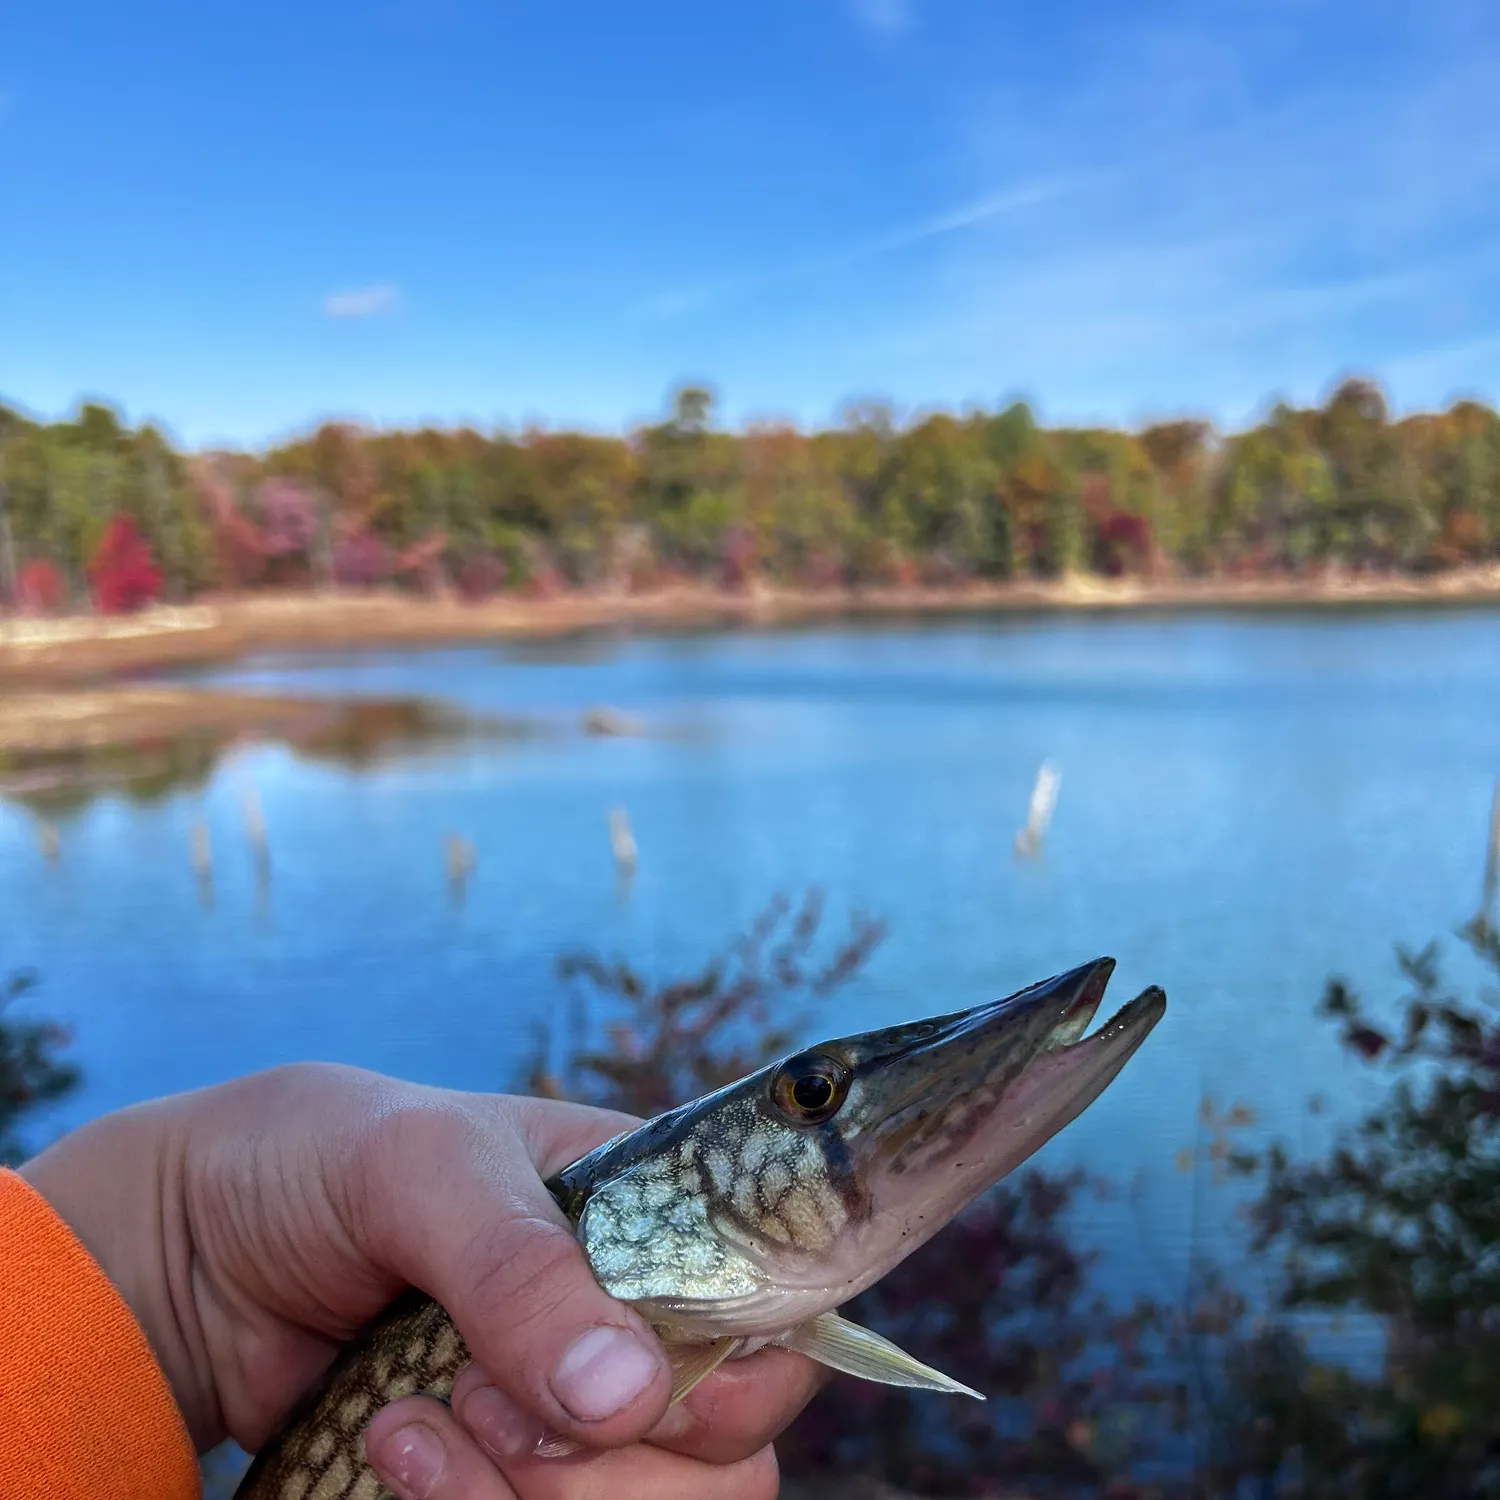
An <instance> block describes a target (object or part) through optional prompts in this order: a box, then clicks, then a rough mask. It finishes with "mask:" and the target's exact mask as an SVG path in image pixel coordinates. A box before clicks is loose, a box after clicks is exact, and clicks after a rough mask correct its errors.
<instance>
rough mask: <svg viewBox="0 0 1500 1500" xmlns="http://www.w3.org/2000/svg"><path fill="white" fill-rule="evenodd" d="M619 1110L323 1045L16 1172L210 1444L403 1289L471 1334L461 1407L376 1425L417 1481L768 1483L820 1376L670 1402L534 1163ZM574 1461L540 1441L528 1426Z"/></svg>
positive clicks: (264, 1419) (279, 1408) (703, 1493)
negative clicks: (464, 1083)
mask: <svg viewBox="0 0 1500 1500" xmlns="http://www.w3.org/2000/svg"><path fill="white" fill-rule="evenodd" d="M634 1123H635V1122H634V1121H633V1120H631V1119H630V1118H629V1117H627V1116H624V1115H619V1114H613V1113H609V1112H606V1111H602V1110H595V1109H588V1108H585V1107H583V1106H580V1105H570V1104H561V1103H556V1102H553V1101H548V1100H538V1099H525V1098H517V1097H511V1096H505V1095H482V1094H459V1093H452V1092H448V1091H444V1090H438V1089H429V1088H423V1087H419V1086H417V1085H413V1084H406V1083H401V1082H398V1081H396V1080H394V1079H389V1078H384V1077H381V1076H379V1075H376V1074H372V1073H366V1072H362V1071H360V1070H358V1069H353V1068H343V1067H334V1066H328V1065H321V1064H307V1065H298V1066H294V1067H287V1068H278V1069H274V1070H272V1071H270V1072H267V1073H259V1074H255V1075H252V1076H251V1077H248V1078H244V1079H240V1080H237V1081H235V1082H233V1083H228V1084H224V1085H221V1086H219V1087H216V1088H211V1089H204V1090H201V1091H199V1092H196V1093H191V1094H183V1095H178V1096H175V1097H173V1098H169V1099H164V1100H159V1101H154V1102H152V1103H149V1104H145V1105H140V1106H137V1107H136V1108H133V1109H129V1110H125V1111H121V1112H120V1113H118V1114H114V1115H108V1116H105V1117H104V1118H102V1119H100V1120H96V1121H94V1122H93V1123H91V1124H90V1125H86V1126H84V1127H83V1128H82V1129H80V1130H78V1131H75V1132H74V1133H73V1134H72V1135H69V1136H67V1137H65V1138H64V1139H63V1140H61V1141H59V1142H58V1143H57V1144H56V1145H54V1146H52V1147H51V1148H50V1149H49V1150H47V1151H45V1152H43V1153H42V1154H41V1155H40V1156H38V1157H36V1158H34V1159H33V1160H32V1161H31V1162H30V1163H28V1165H27V1166H26V1167H25V1168H24V1169H23V1175H24V1176H26V1177H27V1178H28V1179H29V1180H30V1182H31V1183H32V1185H33V1186H34V1187H35V1188H36V1189H37V1190H38V1191H39V1192H41V1193H42V1194H43V1195H44V1196H45V1197H46V1198H48V1199H49V1201H50V1202H51V1203H52V1205H53V1206H54V1208H56V1209H57V1211H58V1212H59V1213H60V1214H61V1215H62V1217H63V1218H64V1219H66V1220H67V1222H68V1223H69V1224H70V1225H71V1227H72V1228H73V1230H74V1232H75V1233H76V1234H77V1235H78V1236H79V1238H80V1239H81V1240H82V1241H83V1243H84V1245H85V1246H86V1247H87V1248H88V1250H89V1251H90V1253H91V1254H92V1255H93V1256H94V1257H95V1259H96V1260H98V1261H99V1263H100V1264H101V1265H102V1266H103V1268H104V1270H105V1272H106V1273H107V1274H108V1275H109V1276H110V1278H111V1280H112V1281H113V1282H114V1283H115V1285H116V1286H117V1287H118V1288H119V1289H120V1291H121V1293H122V1294H123V1295H124V1297H125V1299H126V1301H127V1302H128V1303H129V1304H130V1306H131V1308H132V1311H134V1313H135V1315H136V1317H137V1319H138V1320H139V1321H140V1323H141V1325H142V1327H143V1328H144V1329H145V1331H146V1334H147V1337H148V1338H149V1339H150V1340H151V1343H152V1346H153V1348H154V1350H155V1351H156V1354H157V1357H158V1359H159V1360H160V1361H161V1364H162V1366H163V1368H164V1369H165V1371H166V1373H167V1376H168V1378H169V1380H170V1381H171V1383H172V1388H173V1391H174V1392H175V1394H176V1397H177V1400H178V1402H179V1404H180V1405H181V1407H182V1410H183V1413H184V1415H185V1417H186V1419H187V1423H188V1427H189V1430H190V1431H191V1433H192V1435H193V1439H194V1441H195V1442H196V1443H197V1445H198V1447H199V1450H200V1451H203V1450H206V1449H207V1448H209V1447H212V1446H214V1445H215V1444H216V1443H218V1442H219V1441H221V1440H222V1439H223V1438H224V1437H225V1436H229V1437H232V1438H234V1440H235V1441H236V1442H238V1443H239V1444H240V1445H241V1446H242V1447H245V1448H248V1449H252V1450H253V1449H255V1448H257V1447H259V1446H260V1445H261V1443H263V1442H264V1441H265V1439H266V1438H267V1437H268V1436H269V1435H270V1434H271V1433H272V1432H273V1431H274V1430H275V1429H276V1427H277V1426H278V1424H279V1423H280V1421H281V1419H282V1418H283V1416H284V1415H285V1413H286V1412H287V1411H288V1410H289V1409H290V1408H291V1407H292V1405H293V1404H294V1403H295V1402H296V1401H297V1399H298V1398H299V1397H300V1396H301V1395H302V1393H303V1392H304V1391H305V1390H306V1389H307V1388H308V1387H309V1386H310V1385H311V1384H312V1383H313V1382H314V1381H315V1380H316V1379H317V1378H318V1376H319V1375H320V1374H321V1373H322V1372H323V1370H324V1369H326V1368H327V1366H328V1365H329V1364H330V1363H331V1362H332V1360H333V1358H334V1356H335V1354H336V1353H337V1351H338V1348H339V1346H340V1344H341V1343H342V1342H343V1341H344V1340H346V1339H348V1338H349V1337H350V1336H351V1335H352V1334H353V1333H354V1332H356V1331H357V1330H358V1329H359V1328H360V1327H361V1326H362V1325H363V1324H364V1323H365V1322H367V1321H368V1320H369V1319H370V1318H371V1317H373V1316H374V1315H375V1314H376V1313H378V1312H379V1311H381V1310H382V1309H383V1308H384V1307H385V1306H387V1305H388V1304H389V1303H390V1301H391V1300H392V1298H393V1297H394V1296H395V1295H396V1294H397V1293H398V1292H399V1291H401V1290H402V1289H403V1288H404V1287H406V1286H416V1287H419V1288H420V1289H421V1290H423V1291H425V1292H427V1293H428V1294H429V1295H431V1296H433V1297H435V1298H436V1299H437V1300H438V1301H439V1302H441V1303H442V1305H443V1306H444V1307H445V1308H447V1309H448V1311H449V1313H450V1314H451V1315H452V1317H453V1320H454V1322H455V1323H456V1324H457V1326H458V1329H459V1332H460V1333H462V1334H463V1336H464V1338H465V1341H466V1342H467V1343H468V1346H469V1348H470V1350H471V1352H472V1356H473V1363H472V1364H471V1365H470V1366H469V1367H468V1369H466V1370H465V1371H464V1372H463V1373H462V1374H461V1375H460V1376H459V1379H458V1382H457V1383H456V1385H455V1387H454V1391H453V1400H452V1405H451V1410H450V1408H449V1407H447V1406H445V1405H443V1403H441V1402H437V1401H433V1400H430V1399H427V1398H424V1397H409V1398H406V1399H404V1400H402V1401H398V1402H394V1403H392V1404H391V1405H390V1406H388V1407H386V1408H385V1409H384V1410H382V1411H381V1412H379V1413H377V1414H376V1416H375V1417H374V1418H373V1419H372V1421H371V1423H370V1426H369V1428H368V1430H367V1434H366V1451H367V1454H368V1457H369V1461H370V1463H371V1464H372V1466H373V1467H375V1468H376V1470H377V1472H379V1473H380V1475H381V1478H382V1479H383V1481H384V1482H385V1483H386V1484H387V1485H388V1486H389V1487H390V1488H391V1489H392V1490H394V1491H395V1492H396V1493H397V1494H398V1495H402V1496H406V1497H410V1500H590V1497H595V1496H604V1495H606V1494H607V1495H608V1496H609V1497H610V1500H634V1497H636V1496H641V1497H647V1496H649V1497H651V1500H674V1497H677V1496H681V1497H683V1500H689V1497H691V1500H764V1497H768V1496H773V1495H775V1493H776V1490H777V1477H776V1461H775V1456H774V1454H773V1452H772V1451H771V1448H770V1446H769V1445H770V1442H771V1440H772V1438H773V1437H774V1436H775V1435H776V1434H777V1433H778V1432H780V1431H781V1430H782V1429H783V1428H784V1427H785V1426H786V1425H787V1423H788V1422H790V1421H791V1419H792V1418H793V1417H794V1416H795V1415H796V1413H797V1412H798V1411H800V1410H801V1408H802V1407H803V1405H805V1404H806V1402H807V1400H808V1399H809V1398H810V1397H811V1396H812V1394H813V1392H814V1391H815V1390H816V1389H817V1387H818V1384H819V1383H820V1379H821V1377H820V1375H819V1373H818V1369H817V1367H816V1366H814V1365H812V1364H811V1363H810V1362H809V1361H807V1360H804V1359H803V1358H802V1357H801V1356H799V1355H794V1354H790V1353H788V1352H786V1351H783V1350H769V1349H768V1350H763V1351H762V1352H760V1353H758V1354H755V1355H753V1356H751V1357H750V1358H748V1359H745V1360H741V1361H733V1362H731V1363H730V1364H728V1365H725V1366H722V1367H721V1368H720V1369H719V1370H718V1371H716V1372H715V1374H714V1375H712V1376H711V1377H710V1378H709V1379H708V1380H706V1381H704V1382H703V1384H702V1385H700V1386H699V1387H698V1388H697V1390H695V1391H694V1392H693V1393H692V1394H691V1395H690V1396H689V1397H688V1398H687V1400H686V1401H685V1402H682V1403H680V1404H679V1405H678V1406H676V1407H673V1408H672V1409H671V1410H670V1411H669V1410H668V1408H667V1401H668V1395H669V1386H670V1372H669V1370H668V1366H667V1362H666V1359H665V1357H664V1355H663V1352H662V1349H661V1346H660V1344H659V1343H658V1342H657V1340H656V1338H655V1336H654V1335H653V1334H652V1333H651V1331H650V1329H649V1328H648V1327H647V1326H646V1324H645V1322H644V1320H643V1319H642V1318H641V1317H640V1315H639V1314H638V1313H636V1312H635V1311H634V1310H633V1309H631V1308H629V1307H627V1306H625V1305H624V1304H622V1303H619V1302H616V1301H614V1300H613V1299H612V1298H610V1297H609V1296H607V1295H606V1294H605V1292H604V1291H603V1290H602V1289H601V1288H600V1286H599V1285H598V1283H597V1281H596V1280H595V1279H594V1276H593V1274H592V1272H591V1271H590V1269H589V1266H588V1262H587V1259H586V1258H585V1256H584V1254H583V1250H582V1247H581V1246H580V1245H579V1244H578V1241H577V1240H576V1238H575V1237H574V1235H573V1233H572V1231H571V1229H570V1228H569V1226H568V1224H567V1221H566V1219H565V1218H564V1217H563V1215H562V1213H561V1211H560V1210H559V1209H558V1207H557V1205H556V1204H555V1202H554V1201H553V1199H552V1197H551V1195H550V1194H549V1193H548V1192H547V1191H546V1189H545V1188H544V1187H543V1185H542V1183H543V1180H544V1179H545V1178H546V1177H548V1176H550V1175H551V1174H552V1173H553V1172H555V1171H557V1170H558V1169H559V1168H561V1167H563V1166H565V1165H566V1164H567V1163H569V1162H570V1161H573V1160H576V1159H577V1158H578V1157H579V1156H581V1155H583V1154H584V1153H585V1152H587V1151H589V1150H591V1149H592V1148H593V1147H594V1146H596V1145H598V1144H599V1143H600V1142H601V1141H603V1140H606V1139H608V1138H609V1137H610V1136H612V1135H614V1134H615V1133H616V1132H617V1131H619V1130H621V1129H622V1128H625V1127H627V1126H629V1125H631V1124H634ZM544 1429H546V1430H550V1431H553V1432H557V1433H564V1434H567V1435H568V1436H571V1437H574V1438H577V1439H578V1440H579V1441H580V1442H582V1443H584V1444H585V1445H587V1447H588V1448H589V1449H590V1450H594V1451H592V1452H590V1453H589V1454H588V1455H586V1456H581V1457H578V1458H573V1459H567V1460H546V1459H538V1458H536V1457H534V1456H533V1449H534V1448H535V1445H536V1441H537V1439H538V1438H539V1437H540V1436H541V1434H542V1432H543V1430H544Z"/></svg>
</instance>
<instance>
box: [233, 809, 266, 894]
mask: <svg viewBox="0 0 1500 1500" xmlns="http://www.w3.org/2000/svg"><path fill="white" fill-rule="evenodd" d="M240 808H241V811H242V812H243V814H244V818H245V837H246V838H247V839H248V840H249V842H250V853H251V855H252V856H253V857H254V859H255V879H256V884H257V886H258V887H259V889H260V894H261V896H262V897H263V898H264V896H265V894H266V891H267V890H268V889H269V888H270V884H271V843H270V840H269V839H268V838H267V837H266V815H265V813H264V812H263V811H262V810H261V805H260V793H259V792H258V791H256V789H255V784H254V783H253V782H250V783H248V784H247V785H246V787H245V790H244V792H243V793H242V795H241V797H240Z"/></svg>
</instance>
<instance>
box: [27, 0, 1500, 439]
mask: <svg viewBox="0 0 1500 1500" xmlns="http://www.w3.org/2000/svg"><path fill="white" fill-rule="evenodd" d="M5 12H6V13H5V15H4V17H3V18H0V400H7V401H10V402H14V403H16V404H18V405H20V406H22V407H24V408H25V409H27V410H30V411H34V412H38V413H43V414H54V413H58V412H62V411H65V410H67V409H69V408H71V407H72V406H73V404H74V403H75V402H76V401H77V400H78V398H79V397H80V396H84V395H88V394H96V395H102V396H106V397H108V398H110V399H112V400H114V401H116V402H118V403H120V404H121V405H123V407H124V409H125V410H126V412H127V413H128V414H129V415H130V416H131V417H132V418H133V419H139V418H142V417H155V418H157V419H160V420H162V421H164V422H165V424H166V425H167V426H168V427H169V428H170V429H171V430H172V431H173V432H174V433H175V434H176V435H177V436H178V437H179V438H181V439H183V440H185V441H187V442H190V443H194V444H204V443H210V442H218V441H224V440H232V441H240V442H260V441H263V440H266V439H268V438H272V437H275V436H278V435H282V434H286V433H289V432H291V431H295V430H300V429H303V428H305V427H307V426H309V425H310V424H312V423H313V422H315V421H317V420H319V419H321V418H323V417H325V416H331V415H332V416H344V417H353V418H358V419H363V420H367V421H372V422H377V423H382V424H384V423H397V422H401V423H406V422H412V421H417V420H433V421H438V422H443V423H450V422H456V421H472V422H476V423H479V424H481V425H484V426H493V425H498V424H507V425H519V424H520V423H523V422H526V421H530V420H538V421H543V422H546V423H549V424H552V425H563V424H579V425H586V426H590V427H595V428H601V429H606V430H617V429H620V428H622V427H624V426H627V425H629V424H631V423H634V422H636V421H639V420H642V419H646V418H649V417H652V416H654V415H655V414H656V413H657V412H658V411H659V410H660V409H661V408H662V405H663V402H664V400H665V396H666V393H667V391H668V390H669V389H670V388H671V387H672V386H673V385H674V384H676V383H677V382H679V381H682V380H687V379H691V380H706V381H708V382H709V383H710V384H712V385H713V386H714V387H715V388H716V389H717V390H718V391H719V393H720V395H721V398H722V412H723V415H724V417H725V418H726V419H727V420H730V421H734V422H740V421H745V420H754V419H762V418H790V419H793V420H797V421H800V422H804V423H819V422H824V421H828V420H831V419H833V418H834V417H835V416H836V415H837V413H838V411H839V409H840V407H841V405H842V404H843V402H844V401H846V400H848V399H850V398H857V397H864V396H881V397H886V398H889V399H891V400H894V401H895V402H896V403H897V404H898V405H899V406H900V407H902V408H903V409H906V410H910V409H913V408H918V407H924V406H930V405H944V406H950V407H957V406H961V405H963V404H965V403H969V402H982V403H985V404H987V405H988V404H993V403H995V402H997V401H1000V400H1002V399H1005V398H1007V397H1009V396H1012V395H1017V394H1019V395H1024V396H1026V397H1027V398H1028V399H1030V400H1032V401H1033V402H1034V403H1035V405H1036V407H1037V409H1038V411H1039V413H1040V414H1041V415H1042V416H1043V417H1044V418H1045V419H1047V420H1051V421H1077V420H1108V421H1115V422H1135V421H1139V420H1141V419H1143V418H1145V417H1149V416H1160V415H1167V414H1175V413H1179V412H1194V413H1200V414H1203V415H1207V416H1210V417H1213V418H1214V419H1216V420H1218V421H1219V422H1221V423H1224V424H1226V425H1231V426H1234V425H1239V424H1242V423H1244V422H1246V421H1248V420H1250V419H1252V418H1253V417H1254V415H1255V414H1256V412H1257V411H1258V410H1259V409H1260V408H1261V406H1262V405H1263V403H1264V402H1265V400H1266V399H1267V398H1268V397H1271V396H1275V395H1285V396H1287V397H1289V398H1291V399H1295V400H1301V401H1309V400H1314V399H1317V398H1318V397H1319V396H1320V395H1321V394H1322V393H1323V392H1324V391H1325V390H1326V388H1327V386H1328V384H1329V382H1330V381H1331V380H1332V379H1333V378H1334V377H1336V376H1337V375H1338V374H1340V373H1341V372H1344V371H1349V370H1360V371H1368V372H1372V373H1374V374H1376V375H1377V376H1378V377H1379V378H1381V379H1382V380H1384V381H1385V383H1386V385H1387V388H1388V390H1389V391H1390V393H1391V395H1392V397H1393V400H1394V402H1395V404H1396V405H1397V406H1398V407H1399V408H1402V409H1406V408H1411V407H1417V406H1430V405H1433V404H1438V403H1443V402H1445V401H1447V400H1448V399H1450V398H1451V397H1453V396H1454V395H1455V394H1468V393H1473V394H1479V395H1482V396H1485V397H1487V398H1489V399H1492V400H1494V399H1497V398H1500V6H1497V5H1496V4H1495V3H1494V0H1405V3H1394V0H1197V3H1187V0H1139V3H1132V0H1046V3H1041V0H716V3H714V4H711V5H704V4H701V3H699V4H692V5H689V4H686V3H677V0H659V3H653V0H648V3H644V4H637V5H622V4H620V3H618V0H614V3H607V4H606V3H602V0H574V3H571V4H564V3H562V0H359V3H356V0H321V3H317V4H313V5H305V4H297V5H294V4H291V3H288V0H263V3H260V4H257V5H255V6H235V7H226V6H203V5H201V4H188V3H187V0H141V3H138V4H136V5H133V6H114V5H110V6H106V5H103V4H79V3H71V0H53V3H52V4H50V5H30V6H20V5H12V6H7V7H5Z"/></svg>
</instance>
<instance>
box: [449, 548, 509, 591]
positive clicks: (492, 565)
mask: <svg viewBox="0 0 1500 1500" xmlns="http://www.w3.org/2000/svg"><path fill="white" fill-rule="evenodd" d="M506 575H507V569H506V566H505V561H504V559H503V558H502V557H500V555H499V554H498V553H495V552H492V551H490V550H489V549H488V548H483V549H481V550H480V551H478V552H471V553H469V555H468V556H467V557H466V558H464V560H463V561H462V562H461V563H460V564H459V565H458V572H457V574H456V575H455V577H454V582H455V583H456V584H457V585H458V592H459V593H460V594H461V595H462V596H463V597H464V598H465V599H470V600H476V601H477V600H480V599H488V598H489V597H490V596H491V595H492V594H498V593H499V592H500V590H501V589H502V588H504V587H505V579H506Z"/></svg>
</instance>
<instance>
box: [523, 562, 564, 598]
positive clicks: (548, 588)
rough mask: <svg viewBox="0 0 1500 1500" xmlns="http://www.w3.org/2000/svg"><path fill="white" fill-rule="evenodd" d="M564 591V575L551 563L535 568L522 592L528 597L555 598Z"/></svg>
mask: <svg viewBox="0 0 1500 1500" xmlns="http://www.w3.org/2000/svg"><path fill="white" fill-rule="evenodd" d="M562 591H563V576H562V574H561V573H559V572H558V571H557V569H556V568H554V567H553V566H552V565H551V564H550V563H547V564H544V565H543V566H541V567H539V568H537V569H535V570H534V571H533V572H532V575H531V577H530V578H528V579H527V580H526V586H525V588H524V589H523V590H522V592H523V593H524V594H525V595H526V597H527V598H528V599H555V598H557V596H558V595H559V594H561V593H562Z"/></svg>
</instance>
